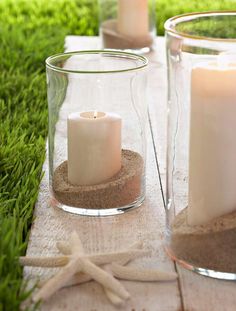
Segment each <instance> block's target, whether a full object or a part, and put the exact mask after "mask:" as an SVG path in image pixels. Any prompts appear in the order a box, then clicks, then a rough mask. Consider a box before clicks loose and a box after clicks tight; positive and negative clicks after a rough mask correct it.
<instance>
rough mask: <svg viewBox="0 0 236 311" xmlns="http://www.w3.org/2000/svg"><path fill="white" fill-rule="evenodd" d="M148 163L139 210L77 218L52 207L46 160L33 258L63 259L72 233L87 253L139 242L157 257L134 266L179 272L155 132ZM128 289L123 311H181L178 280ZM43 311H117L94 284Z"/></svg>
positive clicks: (73, 44) (70, 41) (88, 41)
mask: <svg viewBox="0 0 236 311" xmlns="http://www.w3.org/2000/svg"><path fill="white" fill-rule="evenodd" d="M98 43H99V41H98V39H96V38H78V37H67V40H66V49H67V50H78V49H93V48H96V47H99V45H98ZM62 123H63V122H62ZM58 135H60V133H58ZM62 139H63V138H62ZM147 163H148V165H147V198H146V201H145V203H144V204H143V205H142V206H141V207H140V208H139V209H136V210H133V211H130V212H128V213H126V214H123V215H119V216H115V217H106V218H91V217H82V216H74V215H71V214H67V213H65V212H63V211H61V210H58V209H55V208H51V207H49V204H48V201H49V191H48V176H47V175H48V164H47V161H46V162H45V165H44V170H45V172H46V174H45V176H44V179H43V180H42V183H41V188H40V194H39V199H38V203H37V205H36V209H35V221H34V224H33V226H32V230H31V236H30V243H29V246H28V250H27V255H31V256H37V255H38V256H47V255H52V254H57V253H58V252H57V250H56V247H55V243H56V241H60V240H62V239H66V238H67V237H68V236H69V234H70V232H71V231H72V230H76V231H77V232H78V233H79V235H80V237H81V239H82V242H83V243H84V245H85V248H86V250H87V252H99V251H109V250H118V249H122V248H125V247H126V246H129V245H130V244H132V243H133V242H135V241H137V240H144V241H145V245H146V247H147V248H149V249H150V250H151V256H149V257H146V258H144V259H139V260H136V261H135V262H133V263H131V265H139V266H142V267H152V268H154V267H160V268H162V269H165V270H168V271H174V270H175V266H174V264H173V263H172V262H171V261H170V259H169V258H168V257H167V256H166V255H165V253H164V251H163V246H162V244H163V232H164V224H165V215H164V207H163V201H162V196H161V191H160V183H159V179H158V173H157V167H156V160H155V153H154V148H153V140H152V136H151V133H150V128H149V130H148V158H147ZM55 271H56V269H42V268H25V277H26V278H31V279H37V278H38V277H39V278H40V279H44V278H48V277H49V276H50V275H52V274H53V273H55ZM124 285H125V287H126V288H127V289H128V291H129V292H130V293H131V296H132V298H131V299H130V301H128V302H127V303H126V305H125V306H124V307H122V308H121V309H122V310H127V311H144V310H145V311H158V310H160V311H163V310H175V311H177V310H178V311H179V310H181V298H180V292H179V286H178V282H177V281H176V282H169V283H168V282H167V283H158V282H155V283H152V282H149V283H139V282H129V281H124ZM42 310H44V311H46V310H50V311H54V310H68V311H70V310H71V311H72V310H82V311H95V310H96V311H106V310H109V311H112V310H117V308H115V307H113V306H112V305H111V304H110V302H109V301H108V300H107V298H106V296H105V295H104V293H103V290H102V288H101V287H100V285H98V284H96V283H95V282H90V283H87V284H84V285H80V286H74V287H70V288H68V289H63V290H61V291H60V292H58V293H56V294H55V295H54V296H53V297H52V298H51V299H49V300H48V301H47V302H46V303H44V304H43V305H42Z"/></svg>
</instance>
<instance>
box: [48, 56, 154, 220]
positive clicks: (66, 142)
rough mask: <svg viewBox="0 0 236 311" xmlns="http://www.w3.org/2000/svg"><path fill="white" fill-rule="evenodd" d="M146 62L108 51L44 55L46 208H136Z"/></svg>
mask: <svg viewBox="0 0 236 311" xmlns="http://www.w3.org/2000/svg"><path fill="white" fill-rule="evenodd" d="M147 63H148V62H147V59H146V58H145V57H143V56H139V55H135V54H132V53H125V52H119V51H114V50H113V51H109V50H106V51H102V50H101V51H79V52H72V53H64V54H58V55H53V56H51V57H49V58H48V59H47V60H46V67H47V87H48V112H49V138H48V139H49V150H48V153H49V169H50V173H49V175H50V176H49V177H50V191H51V202H52V205H56V206H58V207H59V208H62V209H63V210H65V211H69V212H71V213H76V214H81V215H91V216H106V215H115V214H120V213H123V212H125V211H127V210H129V209H132V208H134V207H138V206H140V205H141V203H142V202H143V200H144V197H145V161H146V120H147V107H146V70H145V68H146V66H147Z"/></svg>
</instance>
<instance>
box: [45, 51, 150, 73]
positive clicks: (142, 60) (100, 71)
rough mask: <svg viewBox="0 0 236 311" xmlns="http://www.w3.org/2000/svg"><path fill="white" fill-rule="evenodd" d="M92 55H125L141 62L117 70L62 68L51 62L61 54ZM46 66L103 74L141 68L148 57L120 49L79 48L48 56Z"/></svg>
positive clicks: (65, 71) (56, 69)
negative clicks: (137, 64) (78, 49)
mask: <svg viewBox="0 0 236 311" xmlns="http://www.w3.org/2000/svg"><path fill="white" fill-rule="evenodd" d="M83 54H85V55H86V54H87V55H92V54H94V55H95V54H105V55H110V56H113V57H114V58H115V57H118V56H121V57H124V58H125V57H127V58H129V59H133V60H139V61H141V62H142V64H141V65H139V66H136V67H128V68H127V69H120V70H119V69H118V70H97V71H96V70H94V71H93V70H72V69H64V68H61V67H59V66H56V65H53V64H51V61H52V60H55V59H57V58H58V59H59V58H60V57H63V56H70V55H71V56H73V55H83ZM45 63H46V67H47V68H50V69H52V70H54V71H58V72H62V73H78V74H104V73H122V72H130V71H137V70H140V69H143V68H145V67H147V65H148V59H147V58H146V57H145V56H143V55H139V54H135V53H131V52H125V51H120V50H107V49H106V50H80V51H72V52H64V53H58V54H54V55H51V56H49V57H48V58H47V59H46V60H45Z"/></svg>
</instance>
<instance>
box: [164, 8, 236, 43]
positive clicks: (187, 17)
mask: <svg viewBox="0 0 236 311" xmlns="http://www.w3.org/2000/svg"><path fill="white" fill-rule="evenodd" d="M224 15H225V16H227V15H231V16H235V18H236V11H235V10H225V11H205V12H192V13H185V14H181V15H176V16H174V17H171V18H169V19H168V20H167V21H166V22H165V24H164V28H165V31H166V32H168V33H171V34H174V35H177V36H179V37H183V38H188V39H193V40H205V41H218V42H236V38H235V39H234V38H229V39H227V38H212V37H208V36H200V35H199V36H198V35H190V34H188V33H185V32H182V31H177V30H176V28H175V27H176V25H178V24H180V23H182V22H186V21H187V22H189V21H193V20H194V19H195V18H197V17H200V18H201V17H211V16H224Z"/></svg>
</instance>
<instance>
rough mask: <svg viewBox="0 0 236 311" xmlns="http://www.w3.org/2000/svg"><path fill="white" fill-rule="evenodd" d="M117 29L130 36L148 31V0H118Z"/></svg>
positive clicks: (141, 35) (143, 34)
mask: <svg viewBox="0 0 236 311" xmlns="http://www.w3.org/2000/svg"><path fill="white" fill-rule="evenodd" d="M117 28H118V31H119V32H120V33H121V34H122V35H124V36H128V37H131V38H137V37H146V36H147V35H148V33H149V25H148V0H118V24H117Z"/></svg>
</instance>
